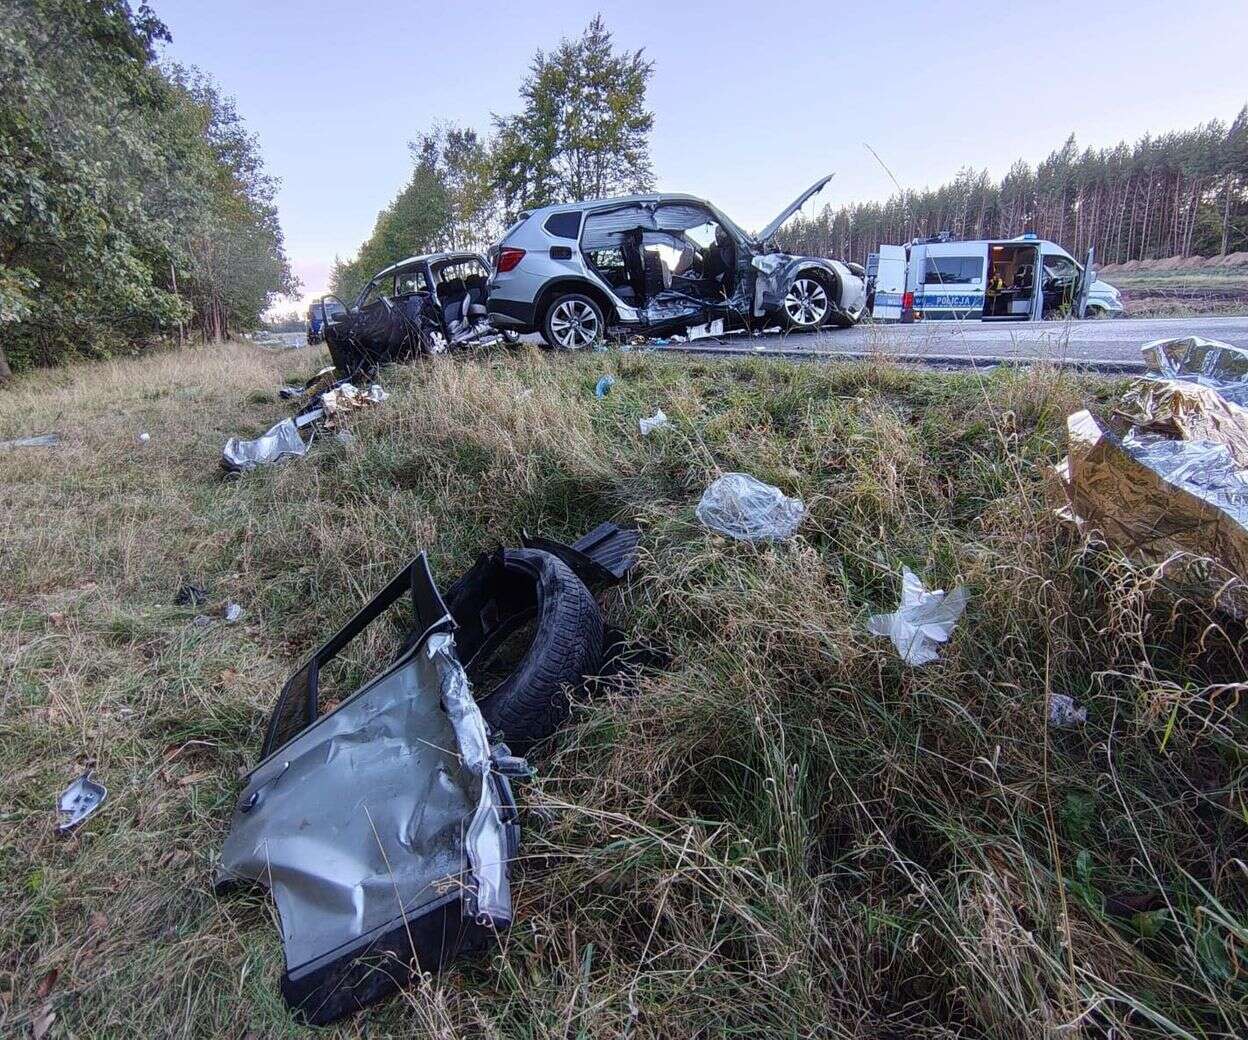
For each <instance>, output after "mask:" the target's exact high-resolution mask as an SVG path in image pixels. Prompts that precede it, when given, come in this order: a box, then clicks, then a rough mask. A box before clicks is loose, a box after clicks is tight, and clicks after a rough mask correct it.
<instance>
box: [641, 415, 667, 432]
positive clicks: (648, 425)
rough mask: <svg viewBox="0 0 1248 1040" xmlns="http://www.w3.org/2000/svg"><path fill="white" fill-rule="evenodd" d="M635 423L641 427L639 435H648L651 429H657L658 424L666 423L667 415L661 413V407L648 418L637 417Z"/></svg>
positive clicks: (664, 424) (663, 424)
mask: <svg viewBox="0 0 1248 1040" xmlns="http://www.w3.org/2000/svg"><path fill="white" fill-rule="evenodd" d="M637 425H638V426H639V427H640V428H641V435H642V436H643V437H648V436H649V435H650V433H651V432H652V431H654V430H657V429H658V428H659V427H660V426H666V425H667V416H666V415H664V414H663V409H662V408H660V409H659V410H658V411H657V412H655V413H654V414H653V415H651V416H649V417H648V418H645V419H638V420H637Z"/></svg>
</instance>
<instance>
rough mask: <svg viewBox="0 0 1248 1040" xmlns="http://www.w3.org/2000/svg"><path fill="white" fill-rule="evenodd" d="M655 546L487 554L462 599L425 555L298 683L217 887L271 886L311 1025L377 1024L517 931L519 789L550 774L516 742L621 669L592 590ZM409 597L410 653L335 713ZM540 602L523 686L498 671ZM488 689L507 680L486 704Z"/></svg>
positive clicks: (601, 536) (272, 728) (291, 984)
mask: <svg viewBox="0 0 1248 1040" xmlns="http://www.w3.org/2000/svg"><path fill="white" fill-rule="evenodd" d="M637 540H638V536H637V534H636V532H630V531H623V530H621V529H620V528H618V527H616V526H615V525H613V524H604V525H602V526H600V527H598V528H596V529H595V530H593V531H591V532H590V533H589V534H587V535H586V536H585V537H584V538H581V539H580V540H579V541H577V542H575V543H573V544H572V545H565V544H563V543H561V542H555V541H551V540H547V539H540V538H534V539H529V538H526V539H525V546H524V547H523V548H520V549H500V550H498V551H497V552H495V553H492V554H488V555H482V556H481V557H480V558H479V559H478V560H477V563H476V564H475V565H474V566H473V567H472V568H471V569H470V570H469V571H468V572H467V573H466V574H464V575H463V576H462V577H461V578H460V579H459V580H458V581H456V582H455V583H454V584H453V585H451V586H450V588H449V590H448V592H447V596H446V598H445V600H444V599H443V597H442V595H441V593H440V592H439V590H438V588H437V586H436V585H435V584H434V581H433V577H432V575H431V574H430V571H429V564H428V561H427V559H426V557H425V555H424V554H423V553H422V554H421V555H420V556H418V557H417V558H416V559H415V560H413V561H412V562H411V563H410V564H409V565H408V566H407V567H406V568H404V569H403V570H402V571H401V572H400V573H399V574H398V575H396V576H395V578H394V579H393V580H392V581H391V582H390V584H389V585H387V586H386V587H385V588H384V589H383V590H382V591H381V592H380V593H378V595H377V596H376V597H374V599H373V600H372V601H371V602H370V603H369V604H368V605H367V606H365V607H364V608H363V610H361V611H360V612H359V613H358V614H357V615H356V616H355V617H354V618H352V619H351V620H350V621H349V622H348V623H347V624H346V626H345V627H344V628H343V629H342V630H340V631H339V632H338V633H337V634H335V635H334V636H333V637H332V638H331V639H330V640H329V641H328V642H327V643H326V644H325V645H324V646H323V647H321V649H319V650H318V651H317V652H316V653H315V654H314V655H313V656H312V657H311V658H310V659H309V660H308V661H307V663H306V664H304V666H303V667H302V668H301V669H300V670H299V671H298V672H296V673H295V674H294V676H292V678H291V679H290V681H289V682H287V684H286V686H285V688H284V689H283V690H282V694H281V696H280V697H279V698H278V702H277V706H276V707H275V709H274V711H273V714H272V716H271V718H270V720H269V724H268V727H267V729H266V732H265V737H264V743H263V746H262V748H261V762H260V764H259V765H258V766H257V767H256V768H255V769H254V770H253V771H252V772H250V773H249V774H248V775H247V777H246V779H245V786H244V790H243V793H242V795H241V797H240V798H239V800H238V802H237V803H236V805H235V809H234V815H233V820H232V821H231V824H230V831H229V834H228V835H227V837H226V840H225V845H224V847H223V848H222V851H221V860H220V868H219V870H218V874H217V878H216V887H217V891H218V892H219V893H224V892H225V891H228V890H229V889H231V888H232V887H234V886H235V885H237V884H239V883H241V882H259V883H261V884H263V885H265V886H267V887H268V889H269V891H270V893H271V894H272V896H273V899H274V901H275V903H276V904H277V910H278V917H279V921H280V927H281V932H282V944H283V948H284V951H285V955H286V970H285V972H284V974H283V976H282V982H281V991H282V996H283V998H284V999H285V1000H286V1002H287V1004H288V1005H289V1006H290V1007H291V1008H292V1009H294V1010H295V1011H296V1012H297V1013H298V1014H299V1015H300V1016H301V1017H302V1018H303V1019H305V1020H306V1021H308V1022H310V1023H312V1024H316V1025H321V1024H324V1023H327V1022H332V1021H334V1020H335V1019H338V1018H341V1017H342V1016H344V1015H347V1014H350V1013H352V1012H354V1011H357V1010H359V1009H360V1008H362V1007H364V1006H365V1005H367V1004H370V1003H372V1002H374V1001H376V1000H378V999H380V998H381V997H383V996H386V995H387V994H389V993H391V992H393V991H394V990H395V989H396V988H398V987H399V986H401V985H403V984H405V983H406V982H407V981H408V979H409V978H410V977H411V974H412V973H413V972H418V971H419V972H425V971H436V970H439V969H441V968H442V967H443V966H444V965H445V964H447V963H448V962H450V961H451V960H452V959H454V958H455V957H456V956H458V955H459V954H461V953H464V952H469V951H474V950H479V949H481V948H483V947H485V946H487V945H488V944H490V943H492V942H494V941H495V940H496V939H497V936H498V933H499V932H500V931H502V930H504V929H506V928H507V927H508V926H509V925H510V924H511V922H512V918H513V912H514V911H513V905H512V897H511V877H510V874H511V861H512V860H513V859H514V858H515V856H516V855H517V853H518V851H519V845H520V827H519V822H518V818H517V812H516V804H515V800H514V798H513V796H512V792H511V784H510V779H511V778H513V777H517V776H527V775H529V772H530V771H529V768H528V765H527V763H526V762H525V761H524V759H522V758H517V757H516V756H515V755H513V754H512V753H511V750H510V747H516V748H517V750H523V747H522V746H521V745H522V744H523V745H525V746H527V745H529V744H532V743H533V742H535V741H536V740H540V739H544V738H545V737H547V736H549V735H550V734H551V733H553V731H554V729H555V727H556V726H558V725H559V723H560V722H562V720H563V719H564V718H566V717H567V714H568V711H569V705H568V699H567V691H568V690H569V689H570V688H571V689H576V688H578V687H580V686H581V685H583V684H584V682H585V681H586V679H587V678H588V677H589V676H590V675H596V674H597V673H598V672H599V670H600V669H601V667H602V662H603V647H604V645H605V642H606V640H605V633H604V625H603V619H602V612H601V609H600V608H599V606H598V604H597V602H596V601H595V600H594V599H593V597H592V594H591V593H590V591H589V587H588V585H587V584H585V583H586V582H594V583H596V584H601V583H605V582H609V581H618V580H619V578H621V577H622V576H623V575H624V574H625V573H626V572H627V570H628V568H629V567H630V566H631V565H632V562H633V559H634V558H635V555H636V547H637ZM539 546H540V547H539ZM408 596H410V601H409V602H410V609H411V614H412V617H411V628H410V631H409V634H408V637H407V638H406V640H405V641H404V643H403V646H402V647H401V649H400V650H399V652H398V654H397V656H396V657H395V658H394V659H393V661H392V662H391V663H390V664H389V666H388V667H387V668H386V670H385V671H384V672H383V673H382V674H381V675H379V676H377V677H375V678H372V679H369V680H368V681H367V682H366V684H365V685H364V686H362V687H361V688H360V689H359V690H358V691H357V692H356V693H355V694H353V695H351V696H349V697H346V698H345V699H343V700H342V701H341V702H339V703H338V705H337V706H336V707H333V708H331V709H328V710H326V711H325V713H324V714H322V713H321V712H322V710H323V707H324V706H323V705H322V704H321V703H320V691H319V688H318V687H319V677H320V675H321V674H322V672H323V670H324V668H325V667H326V666H327V665H328V664H329V662H330V661H332V660H333V659H334V658H335V657H337V655H338V654H339V653H340V652H342V651H343V650H344V649H345V648H346V647H347V646H349V645H350V644H351V643H352V641H353V640H355V639H357V638H358V637H360V636H361V635H362V634H363V633H364V632H365V631H366V630H367V629H368V628H369V626H370V625H372V624H373V622H375V621H376V620H378V619H379V618H380V617H381V616H382V615H383V614H384V613H385V612H386V611H387V610H389V608H390V607H392V606H393V605H394V604H396V603H397V602H398V601H399V600H401V599H405V598H406V597H408ZM535 601H536V604H537V617H539V618H541V619H542V620H541V623H540V625H539V626H538V628H537V631H536V633H535V634H534V636H533V639H532V644H531V645H530V646H529V649H528V651H527V653H526V654H525V655H524V657H523V659H522V660H521V661H520V663H519V664H517V665H515V667H514V671H515V672H516V673H518V674H521V677H520V678H517V676H516V675H511V674H508V673H509V672H510V671H511V670H512V668H511V665H510V664H509V665H508V667H507V668H502V669H500V668H499V667H498V665H499V662H500V661H504V660H505V661H510V658H509V657H508V656H507V655H508V653H510V651H506V650H504V649H503V647H502V644H503V642H505V640H504V639H501V638H500V636H504V635H508V634H510V633H514V632H515V631H516V625H517V622H518V621H520V620H521V619H527V618H530V617H532V614H531V612H530V608H531V607H532V606H533V604H534V602H535ZM480 658H486V659H487V660H485V661H484V662H483V663H479V659H480ZM461 660H462V661H468V662H470V664H471V665H472V666H473V672H472V673H470V672H469V671H467V670H465V667H464V665H463V664H461ZM500 674H502V675H505V676H506V677H505V678H502V679H500V678H499V675H500ZM474 675H476V676H478V677H483V678H482V679H481V681H482V683H483V684H484V683H489V684H490V685H489V686H486V687H485V688H484V689H482V688H478V689H477V690H476V693H475V696H474V691H473V688H472V684H473V682H474V679H473V676H474ZM503 739H506V740H507V741H509V743H510V747H509V744H504V743H502V740H503ZM344 748H348V749H349V753H340V751H341V750H342V749H344ZM344 893H345V894H347V896H348V898H345V899H344ZM379 959H386V960H387V961H388V963H387V965H386V970H384V971H378V970H377V963H378V960H379Z"/></svg>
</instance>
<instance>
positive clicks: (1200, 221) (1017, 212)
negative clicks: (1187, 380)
mask: <svg viewBox="0 0 1248 1040" xmlns="http://www.w3.org/2000/svg"><path fill="white" fill-rule="evenodd" d="M942 231H948V232H950V233H952V234H953V235H955V236H957V237H959V238H968V239H971V238H999V237H1000V238H1010V237H1013V236H1015V235H1018V234H1021V233H1023V232H1025V231H1033V232H1035V233H1036V234H1037V235H1039V236H1040V237H1041V238H1047V239H1050V240H1052V241H1054V242H1058V243H1059V244H1061V245H1063V246H1065V247H1067V248H1068V249H1070V250H1071V251H1072V252H1073V253H1075V255H1080V254H1082V253H1083V252H1084V251H1085V250H1087V249H1088V247H1090V246H1091V247H1095V249H1096V256H1097V259H1098V262H1100V263H1102V264H1110V263H1125V262H1126V261H1128V260H1152V259H1159V258H1162V257H1169V256H1175V255H1179V256H1193V255H1200V256H1213V255H1226V254H1227V253H1231V252H1235V251H1237V250H1243V249H1248V107H1245V108H1244V109H1242V110H1241V111H1240V113H1239V115H1238V116H1237V117H1236V118H1235V120H1234V121H1233V122H1232V123H1231V124H1230V125H1229V126H1227V125H1226V124H1225V123H1223V122H1221V121H1219V120H1213V121H1211V122H1208V123H1205V124H1204V125H1202V126H1198V127H1196V128H1195V129H1192V130H1187V131H1183V132H1179V133H1169V134H1163V135H1160V136H1157V137H1153V136H1145V137H1143V138H1141V139H1140V140H1138V141H1136V142H1135V144H1133V145H1129V144H1127V143H1126V142H1121V143H1119V144H1117V145H1115V146H1114V147H1112V148H1099V149H1097V148H1087V149H1085V150H1083V151H1082V152H1080V150H1079V149H1078V147H1077V146H1076V144H1075V138H1074V135H1073V134H1072V135H1071V136H1070V137H1069V138H1068V139H1067V140H1066V143H1065V144H1064V145H1062V147H1061V148H1059V149H1057V150H1056V151H1054V152H1053V153H1052V154H1051V155H1049V157H1048V158H1047V159H1045V160H1044V161H1043V162H1042V163H1040V164H1039V165H1038V166H1037V167H1035V169H1032V167H1031V166H1030V165H1028V164H1027V163H1025V162H1023V161H1022V160H1019V161H1018V162H1015V163H1014V165H1013V166H1011V167H1010V169H1009V172H1008V173H1007V174H1006V175H1005V176H1004V177H1003V178H1001V180H1000V181H995V180H993V179H992V178H991V177H989V176H988V174H987V173H986V172H983V171H980V172H975V171H974V170H970V169H966V170H963V171H962V172H961V173H960V174H959V175H958V176H957V178H956V179H955V180H954V181H953V182H952V183H948V184H943V185H941V186H940V187H938V188H935V189H930V190H925V191H902V192H899V193H898V194H896V195H894V196H893V197H891V198H890V199H888V201H886V202H883V203H878V202H871V203H860V204H856V205H851V206H840V207H837V208H833V207H831V206H826V207H825V208H824V209H823V210H822V211H821V212H820V213H818V214H817V215H816V216H814V217H812V218H806V219H801V218H799V219H795V220H794V221H792V222H791V223H790V225H789V226H788V227H787V228H786V230H785V233H784V244H785V246H786V248H788V249H790V250H792V251H794V252H807V253H814V254H815V255H823V256H839V257H843V258H846V259H852V260H859V261H861V260H863V258H865V257H866V255H867V253H869V252H872V251H874V250H875V249H876V247H877V246H878V245H879V244H880V243H894V244H901V243H904V242H907V241H909V240H910V239H912V238H915V237H919V236H926V235H935V234H938V233H940V232H942Z"/></svg>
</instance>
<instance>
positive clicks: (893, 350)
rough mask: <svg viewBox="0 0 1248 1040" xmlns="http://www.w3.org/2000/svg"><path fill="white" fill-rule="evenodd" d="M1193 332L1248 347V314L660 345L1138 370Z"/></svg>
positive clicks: (898, 328)
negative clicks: (1146, 352) (1164, 346)
mask: <svg viewBox="0 0 1248 1040" xmlns="http://www.w3.org/2000/svg"><path fill="white" fill-rule="evenodd" d="M1193 335H1195V336H1203V337H1205V338H1207V339H1217V340H1221V341H1223V342H1224V343H1230V344H1232V345H1233V346H1237V347H1244V348H1248V316H1245V317H1233V318H1225V317H1209V318H1119V319H1100V320H1095V321H1069V322H1067V321H1038V322H1025V323H1005V324H1002V323H997V322H982V321H978V322H964V323H960V322H952V321H941V322H927V323H923V324H917V325H858V326H856V327H854V328H852V329H833V330H830V331H827V332H820V333H817V334H814V335H782V334H780V333H770V334H765V335H762V336H754V337H745V336H724V337H722V338H719V339H702V340H695V341H694V342H692V343H677V344H671V345H670V346H667V347H659V346H656V347H654V348H653V349H654V350H655V351H656V352H658V351H671V352H673V353H675V352H680V353H698V354H700V353H709V354H761V355H764V356H766V355H768V354H770V355H775V356H780V357H785V356H789V357H809V358H819V357H870V356H877V355H879V356H885V357H893V358H896V359H897V360H899V361H914V362H921V363H928V364H937V365H971V364H976V363H979V362H981V361H982V362H985V363H988V364H992V363H995V362H999V361H1038V360H1043V361H1053V362H1057V363H1061V364H1070V365H1078V366H1085V367H1088V368H1095V369H1101V370H1105V371H1132V370H1135V369H1137V368H1142V367H1143V366H1142V364H1141V361H1140V347H1141V346H1143V345H1144V344H1145V343H1148V342H1150V341H1151V340H1155V339H1168V338H1171V337H1176V336H1193Z"/></svg>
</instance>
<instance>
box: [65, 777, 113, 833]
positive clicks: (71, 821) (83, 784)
mask: <svg viewBox="0 0 1248 1040" xmlns="http://www.w3.org/2000/svg"><path fill="white" fill-rule="evenodd" d="M107 797H108V791H107V789H106V788H105V787H104V785H103V784H98V783H96V782H95V781H94V780H92V779H91V770H90V769H88V770H87V771H86V772H85V773H83V774H82V776H80V777H78V779H77V780H75V781H74V782H73V783H72V784H70V785H69V786H68V787H67V788H65V790H64V791H62V792H61V797H60V798H58V799H57V801H56V811H57V812H58V813H59V814H60V816H61V821H60V823H58V824H57V825H56V831H57V833H58V834H65V833H68V832H69V831H71V830H73V829H74V828H75V827H77V826H78V824H80V823H82V822H83V820H85V819H87V817H89V816H91V815H92V814H93V813H94V812H95V811H96V810H97V809H98V808H99V807H100V806H101V805H103V804H104V799H105V798H107Z"/></svg>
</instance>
